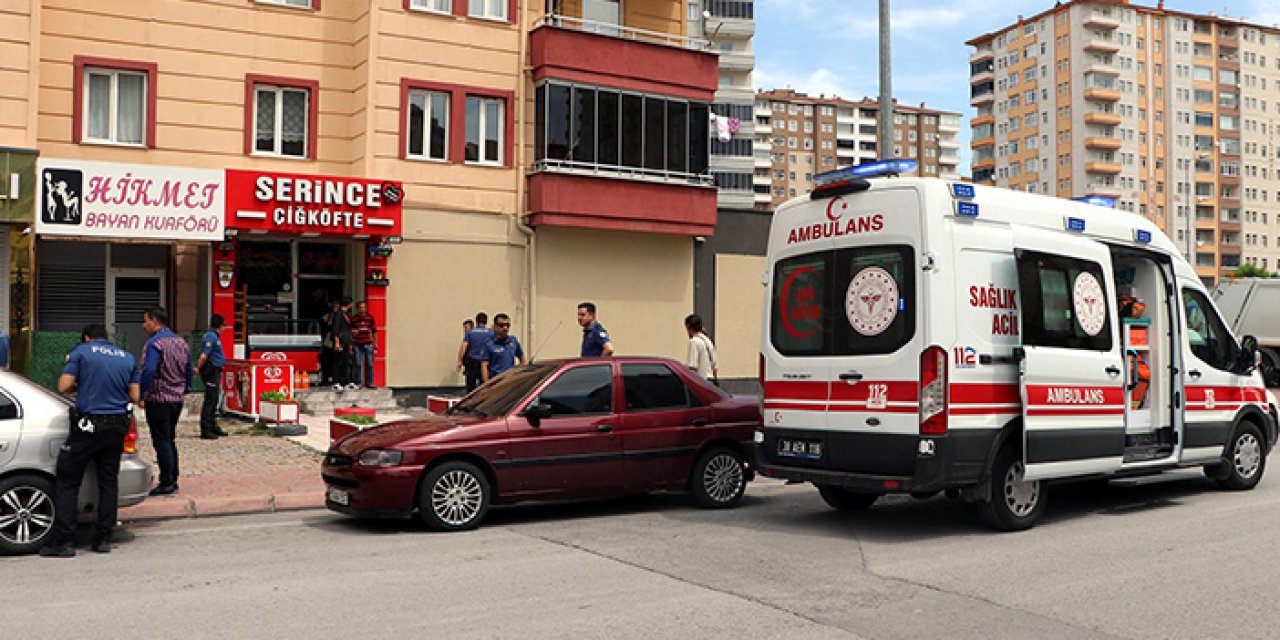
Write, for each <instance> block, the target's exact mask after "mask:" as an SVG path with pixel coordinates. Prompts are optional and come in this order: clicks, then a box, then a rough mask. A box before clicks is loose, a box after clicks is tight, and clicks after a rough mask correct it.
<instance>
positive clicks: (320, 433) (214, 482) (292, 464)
mask: <svg viewBox="0 0 1280 640" xmlns="http://www.w3.org/2000/svg"><path fill="white" fill-rule="evenodd" d="M190 407H191V403H188V410H184V411H183V414H182V418H181V419H180V421H179V423H178V438H177V445H178V462H179V465H178V471H179V477H178V486H179V487H180V489H179V491H178V493H176V494H174V495H168V496H155V497H149V498H147V499H146V500H145V501H143V502H142V504H138V505H135V506H132V507H127V508H123V509H121V510H120V515H119V519H120V521H122V522H129V521H137V520H150V519H158V518H198V517H206V516H214V515H231V514H242V513H269V512H274V511H286V510H292V509H318V508H321V507H323V506H324V490H325V487H324V482H323V481H322V480H321V479H320V461H321V460H322V459H323V458H324V452H325V451H327V450H328V448H329V419H328V417H326V416H308V415H304V416H303V417H302V420H303V424H305V425H307V434H306V435H303V436H294V437H286V438H278V437H274V436H270V435H251V434H250V433H249V431H250V427H252V423H251V422H249V421H246V420H239V419H235V418H222V419H220V420H219V421H218V422H219V424H220V425H221V426H222V429H223V430H224V431H226V432H228V433H230V434H231V435H230V436H227V437H223V438H218V439H217V440H201V439H200V421H199V414H198V413H196V412H193V411H191V410H189V408H190ZM195 407H196V411H198V410H199V409H198V407H199V403H198V402H196V403H195ZM402 417H406V416H404V415H402V414H396V415H392V414H387V415H386V416H385V418H387V419H395V418H402ZM138 454H139V456H140V457H141V458H142V459H143V460H145V461H146V462H148V463H149V464H152V465H153V468H154V465H155V448H154V447H152V445H151V435H150V432H149V431H148V429H147V425H146V420H145V419H144V418H143V416H142V412H141V411H139V412H138ZM157 473H158V470H157Z"/></svg>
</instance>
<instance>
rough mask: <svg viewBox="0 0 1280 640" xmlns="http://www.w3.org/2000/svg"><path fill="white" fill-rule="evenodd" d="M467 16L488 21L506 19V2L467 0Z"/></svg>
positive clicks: (505, 0)
mask: <svg viewBox="0 0 1280 640" xmlns="http://www.w3.org/2000/svg"><path fill="white" fill-rule="evenodd" d="M467 15H469V16H471V17H472V18H487V19H489V20H506V19H507V0H469V4H468V6H467Z"/></svg>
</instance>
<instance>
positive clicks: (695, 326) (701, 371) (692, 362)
mask: <svg viewBox="0 0 1280 640" xmlns="http://www.w3.org/2000/svg"><path fill="white" fill-rule="evenodd" d="M684 330H685V333H688V334H689V357H688V359H687V361H686V362H687V364H688V365H689V368H690V369H693V370H694V371H696V372H698V375H700V376H702V377H703V378H706V379H707V380H709V381H711V382H712V383H713V384H715V385H716V386H717V387H718V386H720V360H719V358H717V357H716V345H715V344H713V343H712V342H711V338H710V337H708V336H707V333H706V331H705V330H703V328H702V316H700V315H698V314H696V313H692V314H689V315H688V316H687V317H686V318H685V319H684Z"/></svg>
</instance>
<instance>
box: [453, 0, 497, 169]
mask: <svg viewBox="0 0 1280 640" xmlns="http://www.w3.org/2000/svg"><path fill="white" fill-rule="evenodd" d="M472 6H473V7H474V6H475V1H474V0H473V1H472ZM504 107H505V105H504V104H503V101H502V100H500V99H498V98H482V97H479V96H467V140H466V145H465V147H464V152H463V158H464V159H465V160H466V161H467V162H474V163H477V164H493V165H500V164H502V145H503V128H504V127H503V123H504V120H503V117H502V113H503V111H504Z"/></svg>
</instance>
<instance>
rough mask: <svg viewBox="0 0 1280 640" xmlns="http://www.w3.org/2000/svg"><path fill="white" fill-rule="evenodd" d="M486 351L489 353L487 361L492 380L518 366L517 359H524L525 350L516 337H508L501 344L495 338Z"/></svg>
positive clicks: (486, 347)
mask: <svg viewBox="0 0 1280 640" xmlns="http://www.w3.org/2000/svg"><path fill="white" fill-rule="evenodd" d="M485 351H486V352H487V353H488V355H487V356H486V357H485V360H486V361H488V363H489V377H490V378H492V377H493V376H496V375H498V374H499V373H502V372H503V371H506V370H507V369H510V368H511V367H514V366H516V358H523V357H524V349H523V348H522V347H521V346H520V341H519V340H516V337H515V336H507V339H506V340H504V341H501V342H500V341H498V339H497V338H494V339H493V340H491V341H489V344H488V345H486V346H485Z"/></svg>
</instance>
